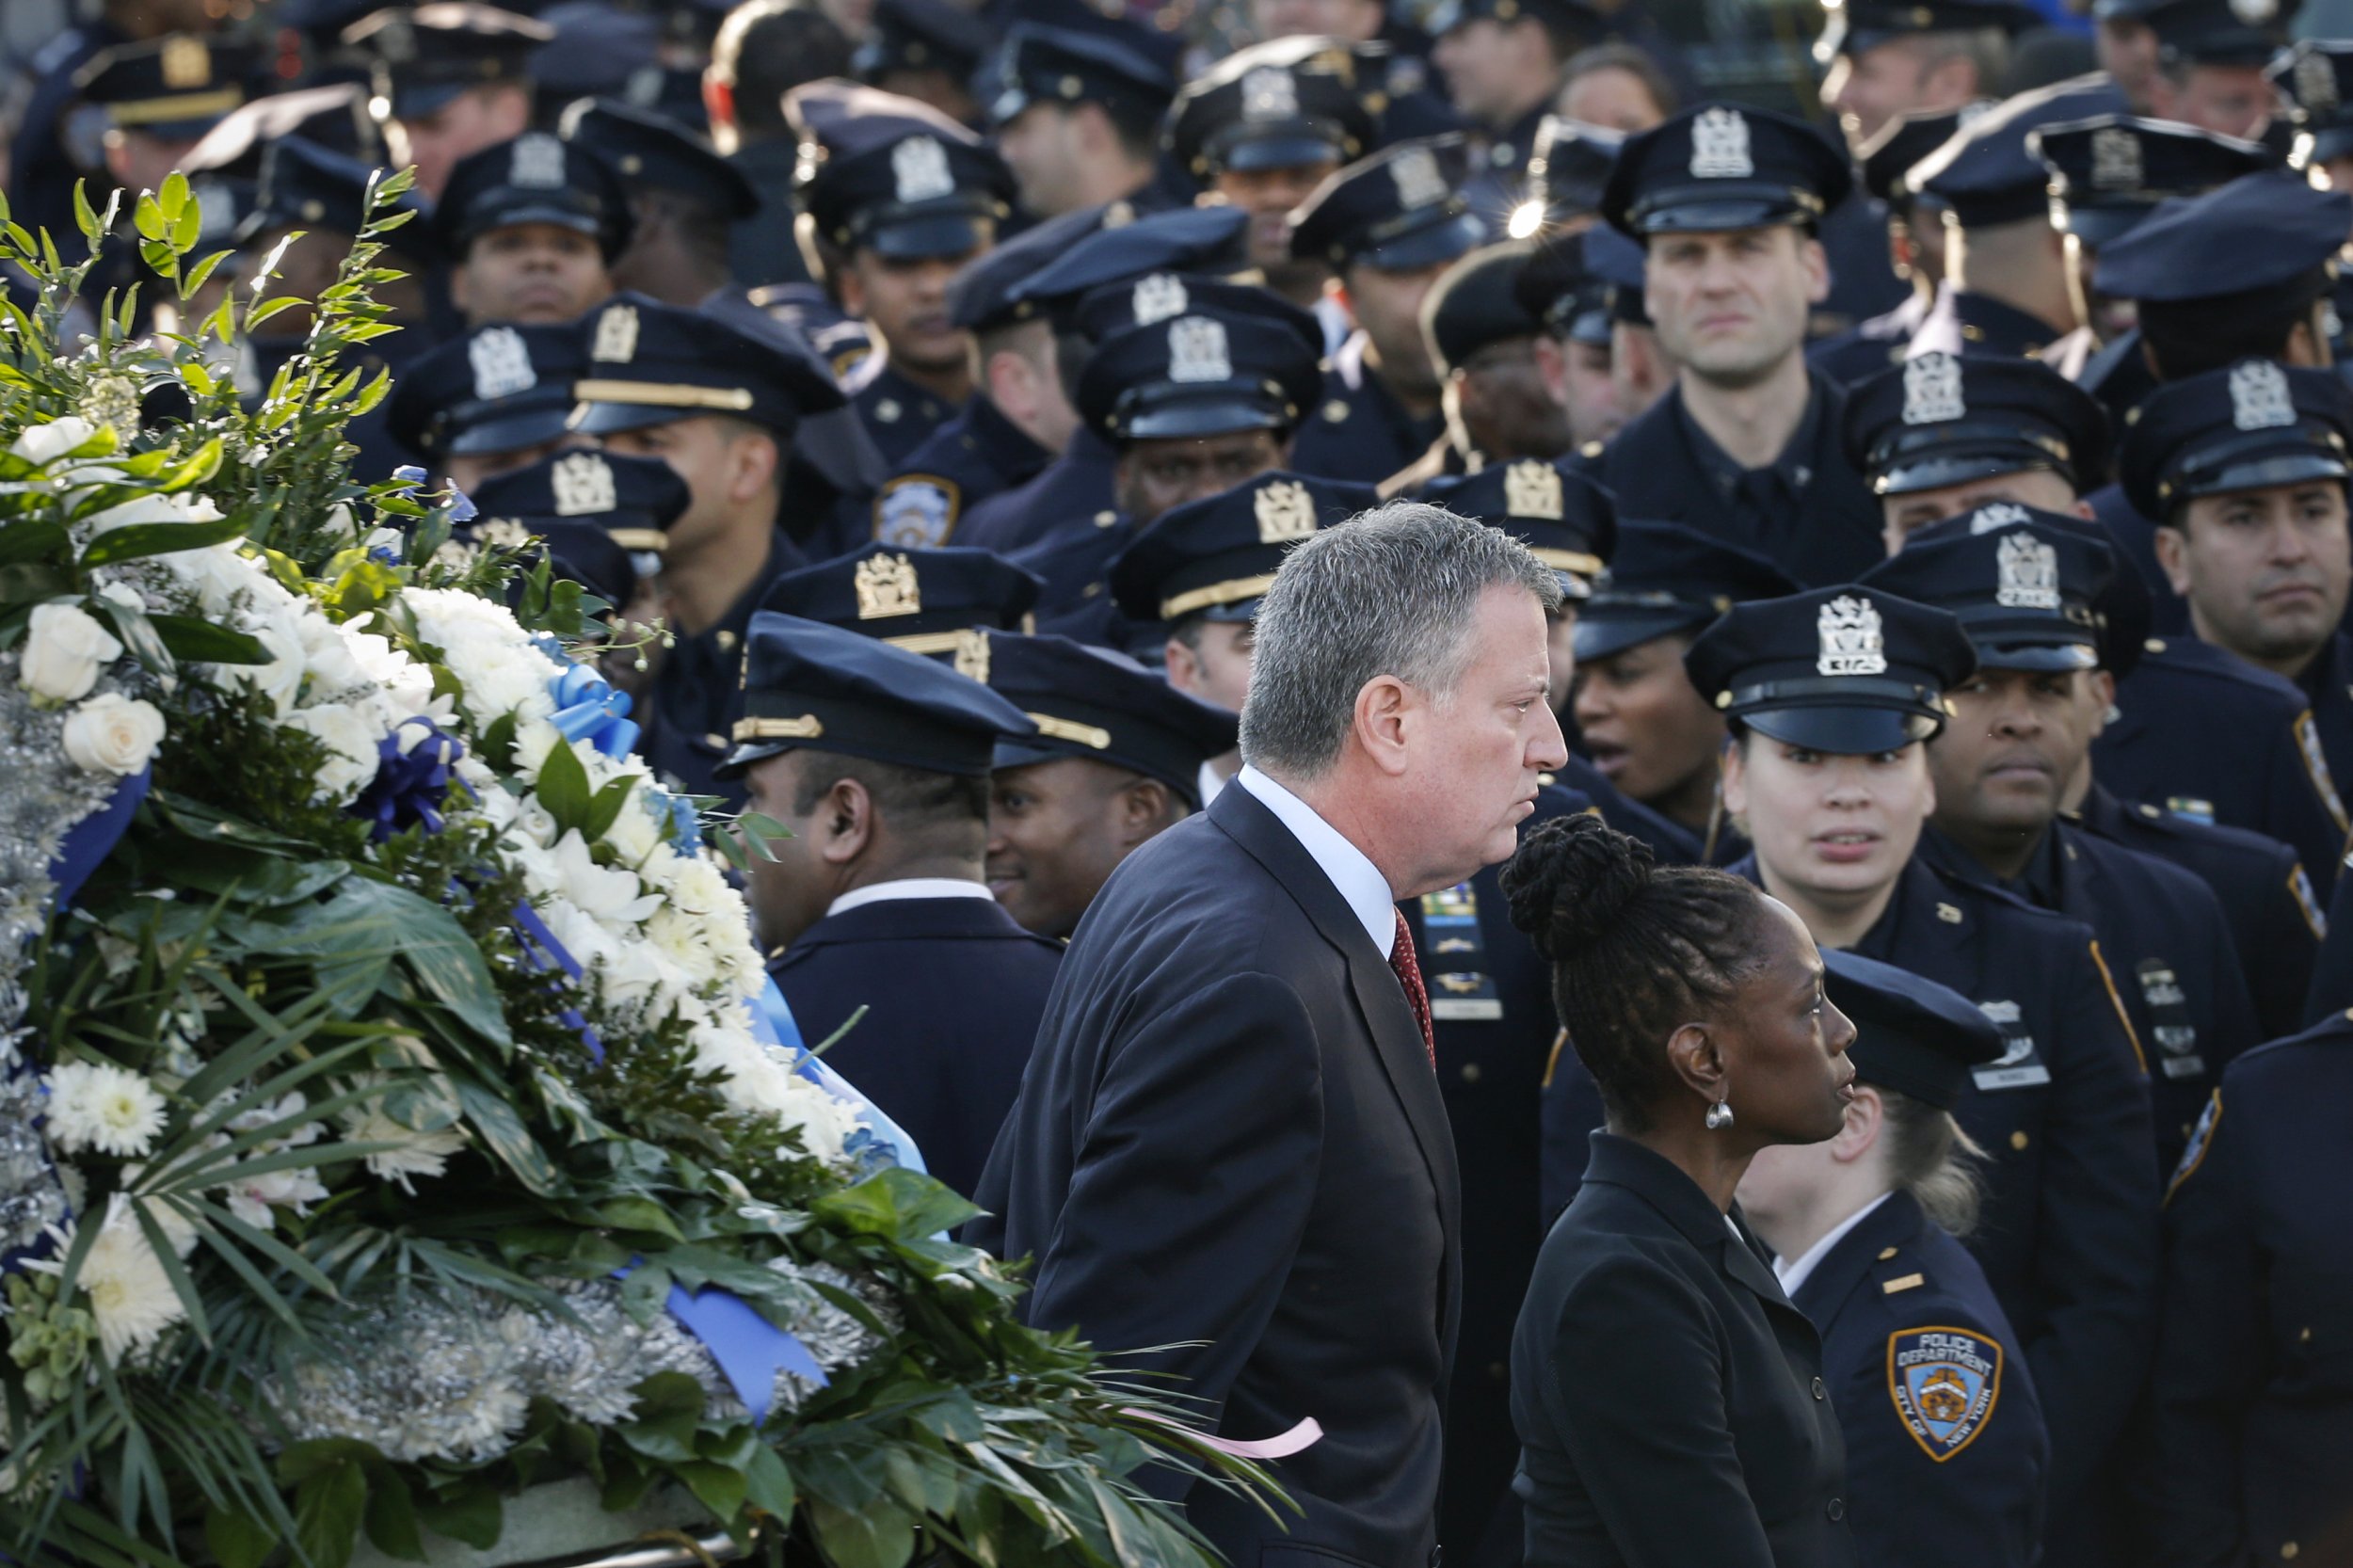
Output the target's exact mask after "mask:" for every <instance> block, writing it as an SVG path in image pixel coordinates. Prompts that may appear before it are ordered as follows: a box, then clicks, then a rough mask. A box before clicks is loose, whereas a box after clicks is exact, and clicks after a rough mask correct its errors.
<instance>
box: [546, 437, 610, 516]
mask: <svg viewBox="0 0 2353 1568" xmlns="http://www.w3.org/2000/svg"><path fill="white" fill-rule="evenodd" d="M548 485H549V487H550V488H552V489H553V490H554V491H555V515H556V516H557V517H559V518H579V517H589V516H592V515H594V514H596V513H599V512H609V511H611V510H613V508H614V507H615V506H616V505H617V504H619V498H618V496H617V494H616V491H615V488H614V484H613V470H612V468H611V467H610V466H608V465H607V464H606V462H605V460H604V459H603V458H602V457H600V456H598V455H597V454H595V453H593V452H574V453H569V454H568V455H566V456H563V457H561V458H559V459H558V460H557V462H556V465H555V467H553V468H552V469H550V470H549V471H548Z"/></svg>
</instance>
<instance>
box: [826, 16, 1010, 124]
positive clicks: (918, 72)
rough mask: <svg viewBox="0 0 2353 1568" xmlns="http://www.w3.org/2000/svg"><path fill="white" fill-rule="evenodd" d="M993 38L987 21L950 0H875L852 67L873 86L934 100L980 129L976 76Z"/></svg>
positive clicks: (941, 108) (954, 116) (935, 105)
mask: <svg viewBox="0 0 2353 1568" xmlns="http://www.w3.org/2000/svg"><path fill="white" fill-rule="evenodd" d="M990 41H991V40H990V38H989V32H988V28H987V27H986V26H985V25H984V24H983V23H982V22H981V20H980V19H979V18H978V17H976V16H974V15H973V14H972V13H971V12H969V11H968V10H966V9H965V8H963V7H962V6H957V5H952V4H950V3H949V0H875V4H874V16H873V24H872V27H871V28H870V29H869V30H868V32H867V35H866V40H865V41H864V42H862V43H860V44H859V45H858V46H857V53H856V54H855V55H853V56H850V71H851V73H852V74H853V75H855V76H856V78H857V79H858V80H859V81H861V82H864V83H865V84H866V85H867V86H868V87H870V88H882V90H883V91H885V92H895V93H898V94H900V95H901V96H903V97H907V98H912V99H915V100H917V101H918V102H919V103H924V104H930V105H931V106H932V107H933V108H935V109H937V110H938V111H939V112H940V113H941V114H944V115H946V116H948V117H949V118H950V119H951V120H960V121H962V122H963V123H964V124H967V125H970V126H973V127H975V128H978V126H979V125H980V122H981V105H980V103H979V101H978V100H977V99H975V98H974V97H973V96H972V78H973V76H974V75H975V74H976V73H977V72H979V71H980V69H981V61H982V60H983V59H984V57H985V56H987V54H988V49H989V43H990Z"/></svg>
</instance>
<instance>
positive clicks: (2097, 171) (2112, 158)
mask: <svg viewBox="0 0 2353 1568" xmlns="http://www.w3.org/2000/svg"><path fill="white" fill-rule="evenodd" d="M2147 183H2148V181H2147V178H2146V175H2145V174H2144V172H2143V170H2142V168H2141V162H2140V138H2139V137H2138V136H2135V135H2133V134H2132V133H2131V132H2130V131H2127V130H2125V129H2123V128H2122V127H2121V126H2118V125H2103V126H2101V127H2100V128H2099V129H2098V130H2096V131H2094V132H2092V133H2091V185H2092V188H2093V189H2094V190H2105V191H2119V190H2138V189H2140V187H2141V186H2142V185H2144V184H2147Z"/></svg>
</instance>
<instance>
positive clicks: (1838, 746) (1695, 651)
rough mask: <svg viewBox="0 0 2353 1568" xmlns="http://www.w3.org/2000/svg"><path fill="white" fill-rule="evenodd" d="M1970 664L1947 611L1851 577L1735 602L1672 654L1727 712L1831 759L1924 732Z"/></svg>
mask: <svg viewBox="0 0 2353 1568" xmlns="http://www.w3.org/2000/svg"><path fill="white" fill-rule="evenodd" d="M1683 667H1684V671H1685V673H1686V674H1688V675H1689V677H1690V678H1691V685H1692V687H1693V689H1694V690H1696V691H1697V692H1698V693H1699V694H1700V696H1702V697H1704V698H1705V699H1706V700H1707V701H1708V702H1709V703H1711V704H1712V705H1713V706H1714V707H1715V708H1716V709H1717V711H1718V712H1721V713H1722V714H1723V715H1724V716H1725V717H1726V718H1729V719H1732V720H1734V721H1735V722H1737V723H1738V724H1741V725H1744V726H1746V727H1747V728H1751V729H1753V730H1755V731H1757V732H1758V733H1759V734H1763V735H1769V736H1770V737H1771V738H1772V739H1774V740H1776V741H1780V742H1782V743H1784V744H1788V745H1793V746H1803V747H1805V748H1806V749H1808V750H1812V751H1821V752H1828V753H1830V754H1831V755H1833V756H1840V757H1857V756H1871V755H1873V754H1875V753H1878V752H1882V751H1899V750H1901V749H1902V748H1903V747H1904V746H1906V745H1908V744H1911V743H1912V742H1913V741H1925V740H1927V739H1928V738H1929V737H1930V736H1932V735H1934V734H1935V733H1936V732H1937V731H1938V730H1939V729H1941V728H1944V726H1945V718H1946V716H1947V711H1946V709H1945V692H1946V691H1947V690H1948V689H1950V688H1951V687H1953V686H1955V685H1957V684H1959V683H1960V682H1961V681H1962V680H1967V679H1968V678H1969V675H1970V672H1971V671H1973V670H1975V669H1976V668H1977V654H1976V653H1975V651H1974V650H1972V649H1971V648H1970V646H1969V637H1968V634H1967V633H1966V632H1962V631H1961V622H1960V621H1959V620H1958V619H1956V618H1955V617H1954V616H1953V615H1952V614H1951V612H1949V611H1945V610H1937V609H1932V608H1930V607H1929V606H1928V605H1926V604H1916V603H1914V602H1913V601H1912V600H1908V599H1903V598H1899V597H1897V595H1895V594H1891V593H1888V592H1886V591H1885V590H1883V589H1880V588H1871V587H1865V586H1862V585H1861V584H1846V585H1844V586H1840V587H1833V588H1817V589H1815V590H1813V591H1812V592H1810V593H1801V594H1792V595H1789V596H1787V597H1786V598H1783V599H1760V600H1750V601H1749V602H1748V603H1746V604H1737V605H1735V606H1733V607H1732V609H1730V610H1729V611H1727V612H1725V614H1724V616H1722V618H1721V619H1720V620H1718V621H1717V622H1716V624H1715V625H1713V626H1711V627H1709V628H1708V629H1707V630H1706V631H1705V632H1701V633H1700V634H1699V636H1698V638H1697V639H1696V640H1695V641H1693V643H1692V644H1691V646H1690V647H1689V648H1688V649H1686V650H1685V651H1684V655H1683Z"/></svg>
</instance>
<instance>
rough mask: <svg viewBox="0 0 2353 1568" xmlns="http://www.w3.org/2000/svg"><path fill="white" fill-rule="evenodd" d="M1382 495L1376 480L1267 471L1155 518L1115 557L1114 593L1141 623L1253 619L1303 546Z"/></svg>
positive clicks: (1126, 612) (1366, 508)
mask: <svg viewBox="0 0 2353 1568" xmlns="http://www.w3.org/2000/svg"><path fill="white" fill-rule="evenodd" d="M1380 502H1381V497H1380V494H1379V492H1378V491H1376V490H1375V489H1374V488H1372V487H1371V486H1370V485H1352V484H1347V483H1344V482H1342V481H1340V480H1337V479H1324V478H1321V477H1319V476H1317V475H1315V474H1308V473H1292V472H1285V471H1281V470H1277V471H1276V472H1273V473H1262V474H1260V475H1258V476H1257V478H1255V479H1248V480H1244V481H1243V482H1242V483H1241V484H1240V485H1236V486H1234V487H1233V488H1230V489H1226V490H1223V491H1221V492H1219V493H1218V494H1216V495H1212V496H1205V497H1203V498H1202V499H1201V500H1199V501H1189V502H1186V503H1185V504H1183V505H1181V506H1176V507H1172V508H1170V509H1169V510H1168V511H1167V512H1165V513H1163V514H1162V515H1161V516H1160V517H1159V518H1157V519H1155V520H1153V521H1152V522H1151V523H1150V524H1149V525H1148V526H1146V527H1145V528H1144V530H1143V531H1142V532H1141V533H1139V534H1138V535H1137V536H1136V537H1135V540H1134V542H1133V543H1131V544H1129V545H1128V548H1127V549H1126V550H1125V551H1123V552H1120V555H1119V558H1118V559H1117V560H1115V561H1113V562H1112V569H1111V588H1112V600H1113V601H1114V602H1116V603H1117V604H1118V606H1119V613H1120V614H1121V615H1123V616H1127V617H1128V619H1129V620H1132V621H1135V622H1137V623H1138V624H1139V625H1149V624H1151V623H1152V622H1154V621H1171V622H1174V621H1179V620H1183V619H1185V618H1186V617H1187V616H1204V617H1206V618H1207V619H1209V620H1218V621H1247V620H1249V619H1251V618H1252V617H1253V616H1257V613H1258V600H1261V599H1263V598H1265V597H1266V591H1267V589H1268V588H1269V587H1271V586H1273V583H1274V573H1275V571H1276V569H1277V568H1280V567H1281V566H1282V564H1283V557H1284V556H1285V555H1286V554H1288V553H1289V552H1290V548H1291V547H1292V546H1293V545H1295V544H1297V543H1298V542H1299V541H1300V540H1302V539H1304V538H1305V537H1307V536H1309V535H1310V534H1313V533H1315V532H1316V531H1317V530H1318V529H1320V528H1329V527H1331V526H1332V525H1334V524H1335V523H1339V522H1345V521H1346V520H1348V519H1350V518H1352V517H1354V516H1355V515H1356V514H1357V513H1359V512H1364V511H1369V510H1370V509H1371V508H1373V507H1374V506H1377V505H1379V504H1380Z"/></svg>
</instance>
